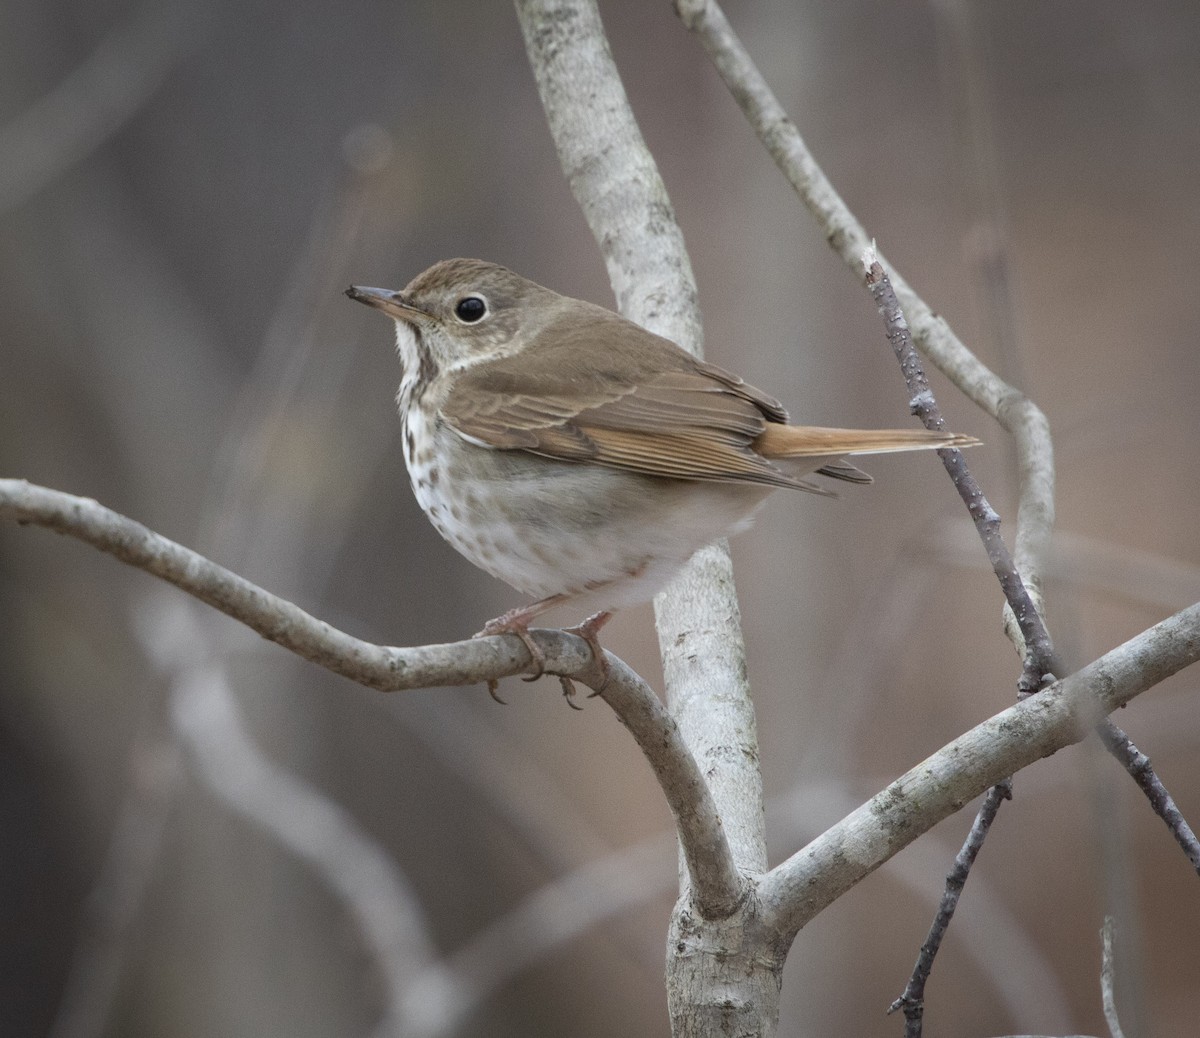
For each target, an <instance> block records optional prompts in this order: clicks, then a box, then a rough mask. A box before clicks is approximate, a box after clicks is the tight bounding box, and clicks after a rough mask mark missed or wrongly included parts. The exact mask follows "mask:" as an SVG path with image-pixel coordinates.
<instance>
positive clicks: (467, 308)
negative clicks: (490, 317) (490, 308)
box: [454, 296, 487, 324]
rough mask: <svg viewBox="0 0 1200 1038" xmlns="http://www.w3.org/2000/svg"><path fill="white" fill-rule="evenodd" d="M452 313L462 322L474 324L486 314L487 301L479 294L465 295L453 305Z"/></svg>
mask: <svg viewBox="0 0 1200 1038" xmlns="http://www.w3.org/2000/svg"><path fill="white" fill-rule="evenodd" d="M454 313H455V316H457V317H458V319H459V320H460V321H462V322H463V323H464V324H474V323H475V322H476V321H480V320H482V319H483V318H484V317H485V316H487V303H486V302H484V300H483V299H481V298H480V297H479V296H465V297H464V298H462V299H460V300H459V301H458V304H457V305H456V306H455V307H454Z"/></svg>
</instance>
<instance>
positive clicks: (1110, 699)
mask: <svg viewBox="0 0 1200 1038" xmlns="http://www.w3.org/2000/svg"><path fill="white" fill-rule="evenodd" d="M1198 659H1200V603H1198V604H1196V605H1193V606H1189V607H1188V608H1187V609H1184V610H1183V611H1182V612H1179V613H1176V614H1175V615H1174V616H1172V617H1170V618H1168V619H1166V620H1164V621H1162V623H1159V624H1156V625H1155V626H1154V627H1151V628H1150V629H1149V630H1146V631H1143V632H1142V633H1141V634H1139V635H1137V636H1136V637H1135V638H1131V639H1130V640H1129V641H1127V642H1126V643H1125V644H1124V645H1121V646H1118V647H1117V648H1115V649H1113V650H1112V651H1111V652H1109V653H1107V654H1106V655H1104V656H1101V657H1100V659H1098V660H1096V661H1095V662H1094V663H1091V664H1089V665H1088V666H1086V667H1084V668H1083V669H1082V670H1079V671H1077V672H1076V673H1074V674H1072V675H1071V676H1070V677H1068V678H1065V679H1063V680H1062V681H1059V682H1057V683H1055V684H1054V685H1051V686H1050V687H1048V688H1046V689H1044V690H1043V691H1041V692H1039V693H1038V694H1037V695H1036V696H1031V697H1029V698H1028V699H1026V700H1024V701H1023V702H1021V703H1018V704H1017V705H1016V706H1013V707H1010V708H1009V709H1007V710H1005V711H1003V712H1002V713H999V714H996V715H995V716H994V717H992V718H989V719H988V720H987V721H984V722H983V723H982V724H980V725H977V726H976V727H975V728H973V729H971V731H969V732H966V733H965V734H964V735H962V736H960V737H959V738H957V739H955V740H954V741H953V742H951V743H949V744H948V745H946V746H944V747H943V748H942V749H940V750H938V751H937V752H936V753H934V754H933V755H932V756H931V757H929V758H927V759H926V760H925V761H923V762H922V763H921V764H919V765H918V766H917V767H915V768H913V769H912V770H911V771H909V772H908V773H907V774H905V775H903V776H901V777H900V778H899V779H897V780H896V781H895V782H893V783H892V784H891V785H890V786H888V787H887V788H886V789H885V790H883V791H882V792H880V793H877V794H876V795H875V796H874V797H872V798H871V799H870V800H869V801H868V802H867V803H865V804H863V805H862V806H861V807H860V808H858V809H857V810H856V811H854V812H853V813H852V814H849V815H847V816H846V817H845V818H844V819H842V821H840V822H839V823H838V824H837V825H835V826H833V827H832V828H831V829H829V830H827V831H826V832H825V833H824V834H822V835H821V836H820V837H818V838H817V839H816V840H814V841H813V842H812V843H810V844H809V845H808V846H807V847H805V848H803V849H802V850H800V851H798V852H797V853H796V854H793V855H792V856H791V857H790V858H789V859H788V860H787V861H785V862H783V863H782V864H781V865H779V866H778V867H777V868H775V869H773V870H772V871H771V872H770V873H768V875H767V876H765V877H764V878H763V880H762V882H761V885H760V887H759V897H760V899H761V901H762V905H763V916H762V917H763V920H764V925H766V926H768V927H770V928H771V929H772V930H773V931H774V935H775V938H776V940H777V941H779V942H780V943H781V944H783V945H784V946H786V944H787V943H790V941H791V940H792V938H793V937H794V936H795V934H796V932H797V931H798V930H799V928H800V927H801V926H803V925H804V924H805V923H806V922H808V921H809V920H810V919H812V918H813V917H814V916H815V915H817V913H819V912H820V911H821V910H822V909H824V908H825V907H826V906H828V905H829V904H831V903H832V902H833V901H834V900H836V899H837V898H838V897H840V896H841V895H842V894H843V893H845V892H846V891H847V890H849V889H850V888H851V887H852V886H854V885H855V884H856V883H857V882H858V881H859V880H861V879H862V878H863V877H864V876H866V875H868V874H869V873H871V872H873V871H874V870H875V869H877V868H878V867H879V866H880V865H882V864H883V863H884V862H885V861H887V860H888V859H889V858H890V857H892V856H893V855H894V854H896V853H897V852H898V851H900V850H901V849H902V848H904V847H906V846H908V844H910V843H912V841H913V840H915V839H916V838H917V837H918V836H920V835H921V834H922V833H924V832H926V831H927V830H929V829H930V828H932V827H933V826H934V825H936V824H937V823H938V822H940V821H941V820H942V819H943V818H945V817H947V816H948V815H950V814H952V813H953V812H955V811H957V810H958V809H959V808H961V807H962V806H963V805H964V804H966V803H967V802H969V801H970V800H972V799H974V798H975V797H976V796H978V795H979V794H980V793H982V792H983V791H984V790H985V789H987V788H988V787H989V786H993V785H995V784H996V783H997V782H1000V781H1001V780H1002V779H1004V778H1006V777H1007V776H1009V775H1012V774H1014V773H1015V772H1017V771H1019V770H1020V769H1021V768H1024V767H1026V766H1028V765H1029V764H1032V763H1033V762H1034V761H1036V760H1040V759H1041V758H1042V757H1048V756H1049V755H1050V754H1052V753H1055V752H1057V751H1058V750H1061V749H1062V748H1063V747H1065V746H1070V745H1071V744H1073V743H1077V742H1080V741H1081V740H1082V739H1084V738H1085V737H1086V736H1087V735H1088V734H1089V733H1090V732H1091V731H1092V729H1093V728H1094V726H1095V725H1096V723H1097V722H1098V721H1100V720H1101V719H1103V718H1104V717H1105V715H1107V714H1108V713H1110V712H1111V711H1113V710H1115V709H1116V708H1117V707H1120V706H1124V705H1125V704H1126V703H1128V702H1129V701H1130V700H1131V699H1133V698H1134V697H1135V696H1137V695H1139V694H1140V693H1142V692H1144V691H1146V689H1148V688H1150V687H1152V686H1153V685H1155V684H1157V683H1158V682H1160V681H1163V680H1164V679H1166V678H1168V677H1170V676H1171V675H1172V674H1174V673H1175V672H1176V671H1179V670H1182V669H1183V668H1184V667H1186V666H1188V665H1189V664H1191V663H1195V662H1196V661H1197V660H1198Z"/></svg>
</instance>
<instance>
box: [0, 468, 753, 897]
mask: <svg viewBox="0 0 1200 1038" xmlns="http://www.w3.org/2000/svg"><path fill="white" fill-rule="evenodd" d="M0 519H13V520H16V521H17V522H18V523H22V524H26V523H33V524H36V525H38V526H45V527H47V528H48V529H51V530H54V531H55V532H57V533H61V534H66V535H68V536H71V537H75V538H77V539H78V540H81V541H84V542H85V543H87V544H91V545H92V546H93V547H95V548H99V549H100V550H101V551H105V552H108V553H109V554H110V555H115V556H116V557H117V558H118V559H120V560H121V561H122V562H125V563H127V564H128V565H130V566H135V567H137V568H138V569H143V570H145V571H146V572H147V573H152V574H154V576H156V577H160V578H162V579H163V580H165V581H167V582H168V583H170V584H174V585H175V586H176V587H178V588H179V589H181V590H182V591H186V592H187V593H188V594H189V595H192V596H193V597H194V598H198V599H200V601H202V602H206V603H207V604H208V605H210V606H212V607H213V608H214V609H217V610H219V611H221V612H222V613H224V614H225V615H226V616H230V617H232V618H233V619H235V620H237V621H239V622H241V623H243V624H245V625H246V626H247V627H249V628H250V629H251V630H253V631H256V632H257V633H258V634H260V635H262V636H263V637H264V638H266V639H267V640H268V641H273V642H275V643H276V644H277V645H281V646H283V648H285V649H289V650H290V651H292V652H294V653H296V655H298V656H302V657H303V658H304V659H306V660H309V661H310V662H312V663H316V664H319V665H320V666H322V667H324V668H325V669H326V670H331V671H333V672H334V673H335V674H340V675H341V676H342V677H346V678H349V679H350V680H351V681H355V682H357V683H358V684H360V685H365V686H367V687H368V688H374V689H378V690H379V691H381V692H398V691H402V690H408V689H416V688H431V687H435V686H439V685H470V684H476V683H479V682H483V681H487V680H488V679H489V678H503V677H509V676H511V675H513V674H520V673H522V672H524V671H526V670H528V669H529V665H530V662H531V661H530V659H529V651H528V650H527V649H526V648H525V646H524V645H523V644H522V643H521V640H520V639H519V638H517V637H515V636H513V635H501V636H496V637H491V638H472V639H470V640H469V641H464V642H454V643H451V644H447V645H421V646H414V647H411V648H396V647H393V646H386V645H375V644H373V643H371V642H365V641H362V640H361V639H359V638H355V637H353V636H352V635H349V634H346V633H345V632H344V631H339V630H338V629H337V628H335V627H331V626H330V625H329V624H327V623H325V622H324V621H323V620H318V619H316V617H313V616H311V615H309V614H308V613H306V612H305V611H304V610H303V609H301V608H299V607H298V606H296V605H294V604H293V603H291V602H288V601H286V600H285V599H282V598H279V597H278V596H276V595H273V594H271V593H270V592H269V591H265V590H264V589H262V588H260V587H259V586H258V585H257V584H253V583H251V582H250V581H248V580H246V579H245V578H244V577H239V576H238V575H237V574H236V573H232V572H230V571H229V570H227V569H225V568H224V567H222V566H218V565H217V564H216V563H215V562H212V561H211V560H210V559H206V558H205V557H204V556H203V555H200V554H198V553H196V552H194V551H192V550H191V549H189V548H185V547H183V546H182V545H179V544H176V543H175V542H174V541H171V540H168V539H167V538H166V537H163V536H162V535H160V534H157V533H155V532H154V531H153V530H150V529H147V528H146V527H145V526H143V525H141V523H137V522H134V521H133V520H132V519H129V518H127V517H125V516H123V515H120V514H118V513H117V512H114V511H112V510H111V509H108V508H105V507H104V506H103V505H100V504H98V503H97V502H96V501H93V500H90V499H88V498H82V497H75V496H74V495H72V494H65V493H63V492H61V491H58V490H50V489H47V488H46V487H39V486H36V485H34V484H32V483H27V482H26V481H25V480H19V479H0ZM531 633H532V635H533V637H534V639H535V641H536V642H537V644H538V647H539V648H540V649H541V650H542V651H543V653H544V654H545V657H546V664H547V666H546V670H547V671H548V672H551V673H555V674H563V675H566V676H568V677H572V678H576V679H578V680H579V681H582V682H583V683H584V684H586V685H588V686H589V687H591V688H594V689H596V691H597V692H598V693H599V694H600V695H601V697H602V698H603V699H604V701H605V702H606V703H608V705H609V706H610V707H612V709H613V710H614V711H615V712H616V714H617V716H618V717H619V718H620V719H621V722H622V723H623V724H624V725H625V727H626V728H628V729H629V731H630V733H631V734H632V735H633V737H634V739H636V740H637V743H638V746H639V747H640V748H641V750H642V752H643V754H645V756H646V760H647V762H648V763H649V765H650V767H651V769H652V770H653V771H654V775H655V778H657V780H658V783H659V785H660V786H661V787H662V791H663V794H664V796H665V797H666V799H667V803H668V805H669V807H670V808H671V813H672V814H673V815H674V816H675V821H676V825H677V826H678V829H679V839H680V843H681V844H682V846H683V852H684V857H685V858H686V860H687V862H688V868H689V870H690V872H691V876H692V882H693V884H694V887H695V891H696V896H697V897H704V898H706V899H709V901H708V903H711V904H718V905H720V904H724V903H726V901H727V900H728V898H729V897H730V891H731V890H732V891H736V894H735V895H734V896H735V897H740V896H741V877H740V875H739V874H738V872H737V870H736V869H735V868H734V866H733V860H732V856H731V855H730V853H729V845H728V843H727V842H726V839H725V833H724V830H723V829H722V827H721V820H720V816H719V815H718V813H717V808H716V804H715V803H714V801H713V798H712V794H711V793H710V792H709V789H708V786H707V784H706V783H705V781H704V776H703V775H702V774H701V772H700V769H699V767H698V766H697V764H696V761H695V758H694V757H693V756H692V755H691V753H690V752H689V751H688V748H687V746H686V744H685V743H684V740H683V737H682V736H681V735H680V733H679V727H678V726H677V725H676V724H675V721H674V719H673V718H672V717H671V715H670V714H669V713H668V712H667V710H666V708H665V707H664V706H663V705H662V703H661V702H659V699H658V697H657V696H656V695H655V694H654V691H653V690H652V689H651V688H650V686H649V685H647V684H646V682H645V681H643V680H642V678H640V677H639V676H638V675H637V674H636V673H634V671H633V670H631V669H630V668H629V666H628V665H627V664H626V663H624V662H623V661H622V660H620V659H618V658H617V657H616V656H613V655H612V654H611V653H608V654H607V659H608V665H609V673H608V677H607V680H605V678H604V676H603V675H601V674H600V673H599V672H598V668H597V667H596V664H595V661H594V660H593V659H592V654H591V650H590V649H589V648H588V647H587V644H586V643H585V642H584V641H583V639H582V638H577V637H575V636H574V635H570V634H566V633H564V632H563V631H546V630H539V631H533V632H531Z"/></svg>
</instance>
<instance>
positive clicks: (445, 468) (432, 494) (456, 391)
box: [348, 260, 976, 651]
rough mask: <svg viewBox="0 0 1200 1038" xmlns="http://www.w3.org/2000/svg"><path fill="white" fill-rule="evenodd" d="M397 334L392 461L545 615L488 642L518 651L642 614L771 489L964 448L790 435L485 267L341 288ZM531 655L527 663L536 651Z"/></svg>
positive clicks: (856, 436)
mask: <svg viewBox="0 0 1200 1038" xmlns="http://www.w3.org/2000/svg"><path fill="white" fill-rule="evenodd" d="M348 294H349V295H350V296H351V297H352V298H354V299H357V300H359V301H360V302H364V303H367V304H369V305H371V306H373V307H375V308H377V309H379V310H382V311H383V312H384V313H386V314H388V315H389V316H391V317H392V318H394V319H395V321H396V329H397V332H396V334H397V346H398V348H399V351H400V357H401V362H402V365H403V368H404V372H403V379H402V382H401V387H400V395H399V401H400V411H401V415H402V418H403V420H404V427H405V441H406V445H407V446H406V461H407V463H408V468H409V474H410V477H411V479H412V483H413V489H414V491H415V492H416V495H417V499H418V500H419V501H420V503H421V506H422V508H424V510H425V511H426V513H427V514H428V515H429V517H430V519H431V521H432V522H433V523H434V525H435V526H436V527H437V529H438V530H439V532H441V533H442V535H443V536H444V537H446V539H447V540H449V541H450V542H451V544H453V545H454V546H455V547H456V548H457V549H458V550H459V551H460V552H462V553H463V554H464V555H466V556H467V558H469V559H471V561H472V562H474V563H476V564H477V565H479V566H481V567H482V568H484V569H486V570H487V571H488V572H490V573H492V574H494V575H496V576H498V577H500V578H501V579H503V580H506V581H508V583H510V584H512V585H513V586H514V587H517V588H519V589H521V590H523V591H526V592H528V593H530V594H533V595H537V596H540V598H541V600H540V601H538V602H536V603H534V604H533V605H531V606H526V607H522V608H519V609H516V610H513V611H512V612H511V613H509V614H506V615H505V616H504V617H500V618H498V619H497V620H495V621H492V622H491V623H490V624H489V625H488V626H487V627H486V628H485V629H484V632H483V633H489V634H492V633H499V632H501V631H511V632H513V633H517V634H519V635H521V636H522V637H524V638H526V640H527V644H529V645H530V646H531V647H532V645H533V643H532V642H531V641H528V635H527V633H526V629H527V627H528V624H529V622H530V620H532V619H533V617H535V616H536V615H538V613H540V612H542V611H543V610H544V609H547V608H550V607H551V606H554V605H558V604H560V603H563V602H567V601H571V602H574V603H577V604H580V605H581V607H582V605H584V604H586V605H587V606H590V607H591V608H599V609H601V610H602V611H604V612H603V613H602V614H601V616H600V617H598V618H593V620H592V621H589V625H590V626H585V628H584V630H583V633H584V635H585V637H589V639H592V640H593V643H594V636H595V631H596V630H597V629H598V627H599V626H600V624H601V623H602V622H603V618H606V616H607V611H608V610H610V609H613V608H616V607H618V606H620V605H624V604H628V603H630V602H636V601H641V600H644V599H647V598H649V597H650V596H651V595H652V594H653V593H654V592H655V591H656V590H657V589H658V588H659V587H660V586H661V585H662V584H663V583H665V582H666V580H667V579H668V578H669V577H670V576H671V574H672V573H673V572H674V571H675V570H676V569H678V568H679V566H681V565H682V564H683V563H684V562H685V561H686V560H687V559H688V557H689V556H690V555H691V554H692V553H693V552H695V551H696V550H697V549H698V548H701V547H703V546H704V545H705V544H708V543H709V542H710V541H713V540H715V539H716V538H718V537H721V536H725V535H729V534H732V533H736V532H737V531H739V530H741V529H743V528H744V527H745V526H746V525H748V523H749V521H750V519H751V518H752V517H753V515H754V512H755V511H756V510H757V508H758V507H759V505H760V504H761V503H762V501H763V499H764V498H765V497H766V495H767V494H768V493H769V492H770V490H771V489H772V488H775V487H786V488H790V489H795V490H806V491H810V492H813V493H820V494H828V493H829V491H827V490H825V489H823V488H822V487H821V486H819V485H818V484H816V483H814V482H811V481H809V480H805V479H802V478H801V477H802V476H805V475H808V474H811V473H816V474H819V475H824V476H829V477H832V478H834V479H839V480H845V481H849V482H853V483H869V482H870V480H871V477H870V476H868V475H867V474H866V473H865V472H862V471H861V470H860V469H858V468H856V467H855V466H854V465H852V464H851V463H850V462H848V461H845V460H844V458H845V456H847V455H851V456H852V455H858V454H873V453H882V452H890V451H906V450H919V449H929V448H937V447H961V446H969V445H971V444H973V443H975V442H976V441H975V440H973V439H971V438H970V437H967V436H957V435H955V434H952V433H939V432H928V431H926V430H924V429H880V430H862V429H829V428H818V427H813V426H801V425H790V424H788V415H787V412H786V411H785V410H784V409H783V406H782V405H781V404H780V403H779V401H777V400H775V399H773V398H772V397H770V396H768V395H767V394H766V393H763V392H762V391H761V390H758V389H755V388H754V387H753V386H749V385H747V384H746V383H745V382H743V381H742V379H740V378H738V376H736V375H734V374H731V373H730V372H728V371H724V370H723V369H721V368H719V367H717V366H716V365H713V364H708V363H705V362H704V361H700V360H697V359H696V358H694V357H692V356H691V355H690V354H688V353H687V352H685V351H684V350H682V349H680V348H679V347H678V346H676V345H675V344H674V343H672V342H670V341H668V340H667V339H664V338H662V337H661V336H658V335H654V334H652V333H651V332H648V331H646V330H645V329H644V328H640V327H639V326H637V325H635V324H632V323H631V322H629V321H626V320H625V319H624V318H622V317H620V316H618V315H617V314H615V313H612V312H611V311H609V310H605V309H604V308H602V307H598V306H594V305H593V304H591V303H585V302H582V301H580V300H577V299H569V298H568V297H566V296H561V295H559V294H558V293H556V292H552V291H550V290H549V289H547V288H543V287H542V286H540V285H537V284H534V283H533V282H531V281H527V280H526V279H524V278H521V277H519V276H518V275H516V274H514V273H512V271H509V270H506V269H505V268H503V267H498V266H496V265H494V264H490V263H485V262H483V261H480V260H447V261H444V262H442V263H438V264H435V265H434V266H433V267H431V268H430V269H429V270H427V271H426V272H425V273H423V274H421V275H420V276H418V277H417V278H416V279H414V280H413V282H412V283H411V284H410V285H409V286H408V287H407V288H405V289H404V290H402V291H400V292H391V291H386V290H383V289H373V288H352V289H350V291H349V293H348ZM531 651H534V650H533V648H531Z"/></svg>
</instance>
